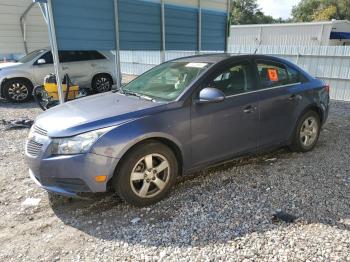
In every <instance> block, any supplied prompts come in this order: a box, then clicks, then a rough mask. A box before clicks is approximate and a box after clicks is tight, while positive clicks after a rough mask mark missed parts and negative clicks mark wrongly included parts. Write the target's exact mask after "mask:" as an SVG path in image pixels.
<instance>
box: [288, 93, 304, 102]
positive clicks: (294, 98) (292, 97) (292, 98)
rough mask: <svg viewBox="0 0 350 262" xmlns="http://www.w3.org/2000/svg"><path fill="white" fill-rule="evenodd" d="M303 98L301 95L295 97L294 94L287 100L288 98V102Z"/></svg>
mask: <svg viewBox="0 0 350 262" xmlns="http://www.w3.org/2000/svg"><path fill="white" fill-rule="evenodd" d="M302 98H303V97H302V96H301V95H296V94H294V95H291V96H290V97H289V98H288V100H289V101H297V100H301V99H302Z"/></svg>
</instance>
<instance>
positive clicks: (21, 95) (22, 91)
mask: <svg viewBox="0 0 350 262" xmlns="http://www.w3.org/2000/svg"><path fill="white" fill-rule="evenodd" d="M8 95H9V97H10V98H11V99H13V100H15V101H23V100H26V99H27V97H28V95H29V89H28V87H27V86H26V85H25V84H22V83H18V82H16V83H13V84H12V85H10V87H9V88H8Z"/></svg>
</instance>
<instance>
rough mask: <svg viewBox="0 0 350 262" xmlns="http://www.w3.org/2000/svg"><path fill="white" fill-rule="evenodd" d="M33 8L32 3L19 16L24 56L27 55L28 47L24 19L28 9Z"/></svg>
mask: <svg viewBox="0 0 350 262" xmlns="http://www.w3.org/2000/svg"><path fill="white" fill-rule="evenodd" d="M33 6H34V2H33V3H31V4H30V5H29V6H28V7H27V8H26V10H25V11H24V12H23V14H22V15H21V17H20V19H19V22H20V26H21V33H22V38H23V45H24V52H25V53H26V55H27V54H28V46H27V23H26V17H27V14H28V13H29V11H30V9H32V7H33Z"/></svg>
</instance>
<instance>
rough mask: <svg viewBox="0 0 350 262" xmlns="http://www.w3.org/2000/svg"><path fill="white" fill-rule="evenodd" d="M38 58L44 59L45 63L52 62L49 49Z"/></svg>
mask: <svg viewBox="0 0 350 262" xmlns="http://www.w3.org/2000/svg"><path fill="white" fill-rule="evenodd" d="M39 59H44V60H45V64H53V58H52V53H51V51H49V52H47V53H45V54H43V55H42V56H41V57H40V58H39Z"/></svg>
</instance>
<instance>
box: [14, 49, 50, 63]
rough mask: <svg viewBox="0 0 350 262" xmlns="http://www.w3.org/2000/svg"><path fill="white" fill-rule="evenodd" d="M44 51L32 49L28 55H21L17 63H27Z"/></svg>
mask: <svg viewBox="0 0 350 262" xmlns="http://www.w3.org/2000/svg"><path fill="white" fill-rule="evenodd" d="M44 52H46V50H36V51H33V52H31V53H29V54H28V55H26V56H24V57H22V58H21V59H19V60H18V62H19V63H23V64H24V63H28V62H30V61H32V60H33V59H35V58H36V57H37V56H39V55H40V54H43V53H44Z"/></svg>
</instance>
